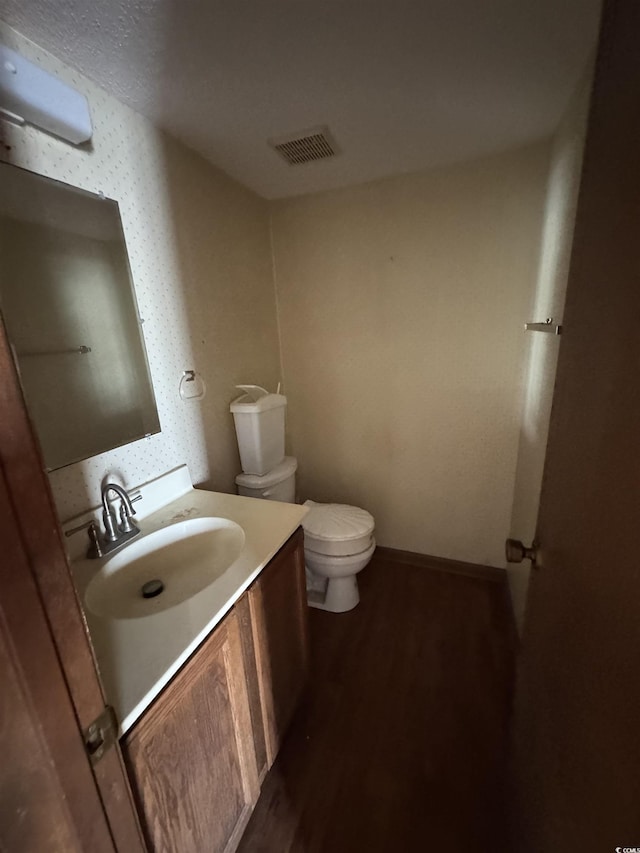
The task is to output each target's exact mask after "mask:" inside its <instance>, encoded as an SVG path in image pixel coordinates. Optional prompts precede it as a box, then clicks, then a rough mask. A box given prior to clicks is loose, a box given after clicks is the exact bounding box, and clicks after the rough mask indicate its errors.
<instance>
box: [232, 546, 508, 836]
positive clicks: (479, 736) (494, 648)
mask: <svg viewBox="0 0 640 853" xmlns="http://www.w3.org/2000/svg"><path fill="white" fill-rule="evenodd" d="M360 587H361V603H360V605H359V606H358V607H357V608H355V609H354V610H353V611H351V612H350V613H344V614H339V615H338V614H331V613H324V612H322V611H318V610H312V611H311V620H310V621H311V648H312V687H311V691H310V697H309V700H308V702H307V703H306V704H305V706H304V707H303V708H302V709H301V710H300V711H299V712H298V714H297V716H296V718H295V719H294V722H293V725H292V728H291V730H290V732H289V734H288V736H287V738H286V739H285V743H284V744H283V747H282V751H281V753H280V755H279V756H278V759H277V760H276V762H275V764H274V766H273V767H272V769H271V771H270V772H269V774H268V776H267V777H266V779H265V782H264V785H263V789H262V793H261V796H260V799H259V801H258V804H257V806H256V809H255V811H254V813H253V816H252V818H251V820H250V822H249V824H248V826H247V829H246V831H245V834H244V837H243V839H242V841H241V844H240V847H239V848H238V849H239V851H241V853H356V852H358V853H359V851H364V850H366V851H368V853H397V851H413V850H439V849H443V850H444V849H446V850H452V851H464V853H475V851H477V853H488V851H491V853H506V851H507V850H508V845H507V841H506V819H505V810H506V809H505V791H504V779H505V773H506V770H505V767H506V746H507V743H506V738H507V724H508V716H509V710H510V702H511V692H512V673H513V648H512V645H513V644H512V642H511V623H510V620H509V614H508V610H507V607H506V604H505V601H506V599H505V596H504V589H503V588H502V585H501V584H500V583H496V582H495V581H489V580H486V579H481V578H473V577H466V576H463V575H455V574H450V573H447V572H444V571H433V570H430V569H429V568H426V567H425V566H412V565H407V564H406V563H401V562H394V560H393V559H392V558H390V557H389V556H388V555H387V554H385V555H384V556H383V557H374V560H373V561H372V563H371V564H370V565H369V566H368V567H367V569H366V570H365V571H364V572H362V574H361V575H360Z"/></svg>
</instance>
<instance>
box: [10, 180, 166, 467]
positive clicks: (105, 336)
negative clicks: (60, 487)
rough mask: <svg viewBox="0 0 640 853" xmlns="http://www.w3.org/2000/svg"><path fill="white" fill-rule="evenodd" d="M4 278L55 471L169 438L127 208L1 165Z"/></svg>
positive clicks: (24, 370)
mask: <svg viewBox="0 0 640 853" xmlns="http://www.w3.org/2000/svg"><path fill="white" fill-rule="evenodd" d="M0 269H1V270H2V275H1V276H0V307H1V309H2V315H3V318H4V322H5V325H6V327H7V333H8V335H9V339H10V341H11V344H12V347H13V350H14V353H15V355H16V357H17V361H18V366H19V370H20V376H21V380H22V385H23V389H24V394H25V398H26V401H27V406H28V408H29V412H30V415H31V418H32V420H33V423H34V425H35V428H36V431H37V433H38V436H39V439H40V444H41V447H42V451H43V455H44V458H45V464H46V466H47V468H48V469H49V470H53V469H55V468H60V467H62V466H64V465H68V464H70V463H71V462H76V461H78V460H80V459H85V458H87V457H89V456H94V455H95V454H97V453H101V452H103V451H106V450H110V449H112V448H114V447H118V446H120V445H122V444H127V443H128V442H131V441H135V440H136V439H139V438H142V437H143V436H145V435H149V434H152V433H156V432H159V430H160V423H159V420H158V414H157V410H156V405H155V399H154V395H153V388H152V385H151V378H150V375H149V369H148V364H147V359H146V353H145V349H144V342H143V339H142V335H141V330H140V323H139V319H138V311H137V307H136V302H135V295H134V292H133V285H132V281H131V276H130V272H129V263H128V258H127V252H126V246H125V242H124V236H123V233H122V226H121V222H120V214H119V210H118V205H117V203H116V202H114V201H111V200H109V199H103V198H101V197H100V196H94V195H92V194H90V193H87V192H84V191H82V190H78V189H75V188H74V187H70V186H67V185H65V184H61V183H59V182H57V181H52V180H50V179H48V178H44V177H42V176H40V175H35V174H33V173H31V172H26V171H24V170H21V169H18V168H16V167H14V166H9V165H7V164H0Z"/></svg>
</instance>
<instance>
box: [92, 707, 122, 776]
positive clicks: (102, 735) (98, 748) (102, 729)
mask: <svg viewBox="0 0 640 853" xmlns="http://www.w3.org/2000/svg"><path fill="white" fill-rule="evenodd" d="M117 739H118V720H117V719H116V712H115V711H114V710H113V708H112V707H111V705H105V708H104V711H103V712H102V713H101V714H100V716H99V717H96V718H95V720H94V721H93V722H92V723H91V725H89V726H88V727H87V728H86V729H85V732H84V745H85V747H86V750H87V755H88V756H89V760H90V761H91V763H92V764H97V763H98V762H99V761H100V759H101V758H102V756H103V755H104V754H105V752H107V750H108V749H110V748H111V747H112V746H113V744H114V743H115V742H116V740H117Z"/></svg>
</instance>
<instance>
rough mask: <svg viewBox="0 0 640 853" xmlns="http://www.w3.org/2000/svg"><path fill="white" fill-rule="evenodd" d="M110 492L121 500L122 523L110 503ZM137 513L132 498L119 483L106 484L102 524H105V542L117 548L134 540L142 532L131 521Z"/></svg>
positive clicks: (103, 497)
mask: <svg viewBox="0 0 640 853" xmlns="http://www.w3.org/2000/svg"><path fill="white" fill-rule="evenodd" d="M109 492H115V493H116V494H117V495H118V497H119V498H120V501H121V503H120V523H119V524H118V520H117V518H116V516H115V513H114V511H113V509H112V508H111V505H110V503H109ZM135 514H136V511H135V509H134V508H133V503H132V502H131V498H130V497H129V495H128V494H127V492H126V490H125V489H123V488H122V486H119V485H118V484H117V483H105V484H104V485H103V486H102V523H103V524H104V541H105V543H107V544H108V543H111V544H113V545H114V546H116V543H117V544H118V545H121V544H122V542H123V541H126V540H127V539H131V538H133V537H132V536H131V535H130V534H133V536H135V535H136V533H139V532H140V531H139V530H138V528H137V527H136V526H135V524H133V523H132V521H131V516H132V515H135Z"/></svg>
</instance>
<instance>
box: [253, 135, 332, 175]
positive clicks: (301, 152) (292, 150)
mask: <svg viewBox="0 0 640 853" xmlns="http://www.w3.org/2000/svg"><path fill="white" fill-rule="evenodd" d="M269 145H270V146H271V147H272V148H274V149H275V150H276V151H277V152H278V154H279V155H280V156H281V157H282V158H283V159H284V160H286V161H287V163H288V164H289V165H290V166H299V165H301V164H302V163H311V162H312V161H313V160H324V159H325V158H327V157H335V155H336V154H337V153H338V148H337V146H336V144H335V142H334V141H333V139H332V137H331V134H330V133H329V128H328V127H312V128H310V129H309V130H301V131H299V132H298V133H289V134H287V136H280V137H279V138H278V139H270V140H269Z"/></svg>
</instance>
